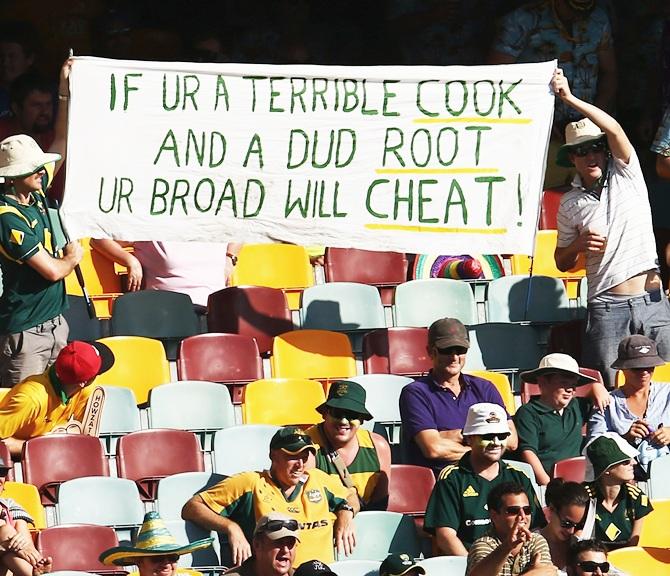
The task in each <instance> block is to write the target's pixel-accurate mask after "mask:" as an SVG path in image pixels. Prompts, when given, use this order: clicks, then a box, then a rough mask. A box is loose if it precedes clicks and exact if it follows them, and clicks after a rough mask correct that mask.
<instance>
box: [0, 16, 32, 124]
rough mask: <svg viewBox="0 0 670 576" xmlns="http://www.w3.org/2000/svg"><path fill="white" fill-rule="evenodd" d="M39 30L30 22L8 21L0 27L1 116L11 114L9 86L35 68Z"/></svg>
mask: <svg viewBox="0 0 670 576" xmlns="http://www.w3.org/2000/svg"><path fill="white" fill-rule="evenodd" d="M37 36H38V35H37V31H36V30H35V28H34V26H33V25H32V24H31V23H29V22H20V21H14V22H12V21H7V20H5V21H4V22H3V23H2V28H0V117H1V116H6V115H7V114H9V112H10V110H11V108H10V102H9V87H10V86H11V84H12V82H14V80H16V78H18V77H19V76H21V74H24V73H26V72H28V71H30V70H33V69H34V64H35V46H36V44H37V42H36V39H37Z"/></svg>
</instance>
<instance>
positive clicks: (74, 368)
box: [55, 340, 114, 384]
mask: <svg viewBox="0 0 670 576" xmlns="http://www.w3.org/2000/svg"><path fill="white" fill-rule="evenodd" d="M112 364H114V354H113V353H112V351H111V350H110V349H109V348H108V347H107V346H105V345H104V344H102V343H100V342H94V343H93V344H88V343H87V342H81V341H79V340H75V341H74V342H70V343H69V344H68V345H67V346H66V347H65V348H63V349H62V350H61V351H60V352H59V354H58V357H57V358H56V363H55V367H56V376H58V379H59V380H60V381H61V382H62V383H63V384H81V383H82V382H88V381H89V380H93V378H95V377H96V376H97V375H98V374H102V373H103V372H105V371H106V370H109V368H111V366H112Z"/></svg>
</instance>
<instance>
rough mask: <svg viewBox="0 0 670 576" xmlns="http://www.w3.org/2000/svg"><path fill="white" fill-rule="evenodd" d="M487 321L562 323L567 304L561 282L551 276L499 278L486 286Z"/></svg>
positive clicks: (568, 312) (567, 314) (565, 318)
mask: <svg viewBox="0 0 670 576" xmlns="http://www.w3.org/2000/svg"><path fill="white" fill-rule="evenodd" d="M486 303H487V319H488V321H489V322H547V323H552V322H564V321H567V320H569V319H570V303H569V302H568V297H567V294H566V292H565V286H564V285H563V282H562V281H561V280H560V279H558V278H552V277H550V276H538V275H536V274H534V275H533V276H532V277H528V276H502V277H501V278H496V279H494V280H491V282H490V283H489V286H488V291H487V296H486Z"/></svg>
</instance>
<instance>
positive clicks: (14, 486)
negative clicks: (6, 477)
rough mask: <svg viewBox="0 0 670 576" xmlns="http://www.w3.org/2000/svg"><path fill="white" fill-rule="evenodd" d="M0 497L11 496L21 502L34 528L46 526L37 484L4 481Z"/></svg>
mask: <svg viewBox="0 0 670 576" xmlns="http://www.w3.org/2000/svg"><path fill="white" fill-rule="evenodd" d="M0 498H11V499H12V500H16V501H17V502H18V503H19V504H21V506H23V509H24V510H25V511H26V512H28V514H30V516H32V518H33V520H34V521H35V530H42V529H43V528H46V526H47V519H46V512H45V510H44V506H42V499H41V498H40V493H39V491H38V490H37V486H34V485H33V484H24V483H22V482H5V486H4V488H3V490H2V493H1V494H0Z"/></svg>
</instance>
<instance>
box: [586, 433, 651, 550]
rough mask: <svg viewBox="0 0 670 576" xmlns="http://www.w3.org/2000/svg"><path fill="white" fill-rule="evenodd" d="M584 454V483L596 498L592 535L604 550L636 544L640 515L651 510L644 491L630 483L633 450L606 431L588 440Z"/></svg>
mask: <svg viewBox="0 0 670 576" xmlns="http://www.w3.org/2000/svg"><path fill="white" fill-rule="evenodd" d="M584 455H585V456H586V473H585V478H586V482H585V484H584V487H585V488H586V491H587V492H588V494H589V497H590V498H593V499H595V500H596V524H595V537H596V538H597V539H598V540H600V541H601V542H602V543H603V544H604V545H605V546H606V547H607V549H608V550H614V549H616V548H622V547H624V546H637V545H638V542H639V540H640V534H641V532H642V523H643V522H644V517H645V516H646V515H647V514H649V513H650V512H651V511H652V510H653V507H652V506H651V503H650V502H649V498H648V497H647V495H646V494H645V493H644V491H643V490H642V489H641V488H639V487H638V486H637V485H636V484H633V483H632V482H633V479H634V472H633V464H634V458H635V457H636V456H637V450H635V448H633V447H632V446H631V445H630V444H628V443H627V442H626V441H625V440H624V439H623V438H621V436H619V435H618V434H616V433H614V432H608V433H606V434H603V435H602V436H598V437H597V438H595V439H594V440H592V441H591V442H589V443H588V444H587V445H586V447H585V448H584Z"/></svg>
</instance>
